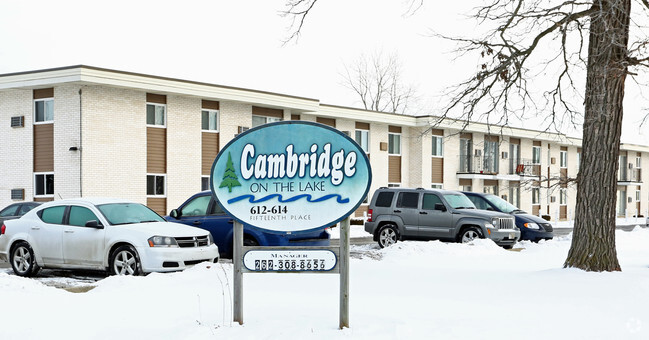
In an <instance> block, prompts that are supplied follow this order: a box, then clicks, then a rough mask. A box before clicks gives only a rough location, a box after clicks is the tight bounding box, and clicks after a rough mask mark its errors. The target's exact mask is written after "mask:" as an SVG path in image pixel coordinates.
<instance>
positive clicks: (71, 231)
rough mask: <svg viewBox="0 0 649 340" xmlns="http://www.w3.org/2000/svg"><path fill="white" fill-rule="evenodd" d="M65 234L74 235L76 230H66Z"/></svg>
mask: <svg viewBox="0 0 649 340" xmlns="http://www.w3.org/2000/svg"><path fill="white" fill-rule="evenodd" d="M65 233H66V234H72V233H74V230H65Z"/></svg>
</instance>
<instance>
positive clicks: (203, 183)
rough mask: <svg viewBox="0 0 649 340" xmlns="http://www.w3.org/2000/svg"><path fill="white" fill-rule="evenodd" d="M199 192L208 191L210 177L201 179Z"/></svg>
mask: <svg viewBox="0 0 649 340" xmlns="http://www.w3.org/2000/svg"><path fill="white" fill-rule="evenodd" d="M201 190H202V191H205V190H210V176H203V177H201Z"/></svg>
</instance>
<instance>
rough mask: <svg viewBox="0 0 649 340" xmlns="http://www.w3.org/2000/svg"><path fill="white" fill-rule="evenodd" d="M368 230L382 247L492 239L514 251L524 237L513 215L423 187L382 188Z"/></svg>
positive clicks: (373, 203)
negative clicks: (409, 242)
mask: <svg viewBox="0 0 649 340" xmlns="http://www.w3.org/2000/svg"><path fill="white" fill-rule="evenodd" d="M367 216H368V220H367V222H365V231H367V232H368V233H370V234H372V235H373V236H374V240H375V241H377V242H378V243H379V246H380V247H381V248H383V247H387V246H390V245H392V244H394V243H396V242H397V241H398V240H443V241H455V242H462V243H466V242H470V241H472V240H474V239H476V238H485V237H486V238H490V239H492V240H493V241H494V242H496V244H498V245H499V246H503V247H505V248H512V247H513V245H514V244H515V243H516V241H517V240H518V238H519V237H520V231H519V230H518V229H517V228H516V226H515V225H514V218H513V217H512V216H510V215H507V214H503V213H499V212H495V211H484V210H477V209H476V208H475V206H474V205H473V203H471V201H470V200H469V199H468V198H467V197H466V196H465V195H464V194H462V193H460V192H456V191H447V190H426V189H422V188H418V189H408V188H380V189H378V190H377V191H376V192H374V195H373V196H372V201H371V202H370V205H369V209H368V213H367Z"/></svg>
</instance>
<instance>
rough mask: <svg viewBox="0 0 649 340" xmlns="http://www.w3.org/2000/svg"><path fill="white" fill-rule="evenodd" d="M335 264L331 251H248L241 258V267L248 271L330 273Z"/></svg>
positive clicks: (334, 256) (335, 260)
mask: <svg viewBox="0 0 649 340" xmlns="http://www.w3.org/2000/svg"><path fill="white" fill-rule="evenodd" d="M336 262H337V259H336V254H334V252H333V251H331V250H306V249H305V250H250V251H248V252H247V253H246V254H245V255H244V256H243V265H244V266H245V267H246V269H248V270H250V271H270V272H300V271H330V270H332V269H334V267H336Z"/></svg>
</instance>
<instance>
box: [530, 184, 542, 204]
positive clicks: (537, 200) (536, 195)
mask: <svg viewBox="0 0 649 340" xmlns="http://www.w3.org/2000/svg"><path fill="white" fill-rule="evenodd" d="M532 204H541V188H532Z"/></svg>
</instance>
